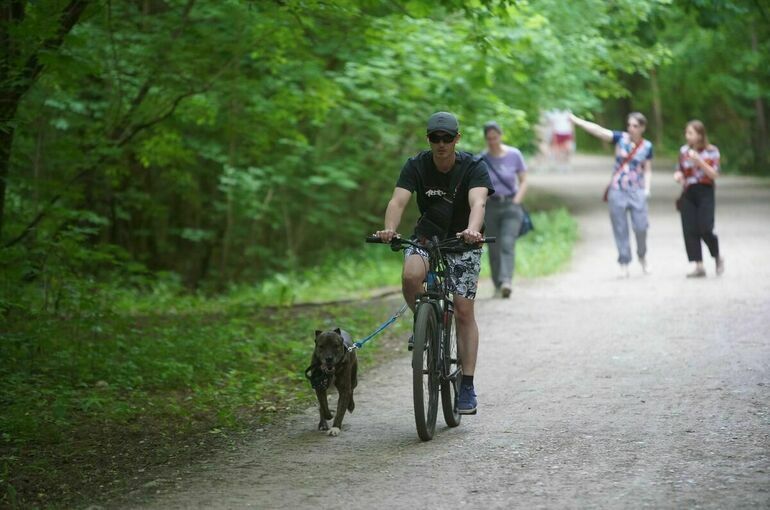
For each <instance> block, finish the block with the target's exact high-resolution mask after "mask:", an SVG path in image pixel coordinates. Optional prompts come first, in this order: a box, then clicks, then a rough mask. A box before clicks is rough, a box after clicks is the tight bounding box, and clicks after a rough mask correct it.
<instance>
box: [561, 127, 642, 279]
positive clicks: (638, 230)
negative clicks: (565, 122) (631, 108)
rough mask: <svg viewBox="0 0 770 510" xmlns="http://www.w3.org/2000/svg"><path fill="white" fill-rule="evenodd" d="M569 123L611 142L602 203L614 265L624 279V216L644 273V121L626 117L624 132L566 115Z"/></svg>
mask: <svg viewBox="0 0 770 510" xmlns="http://www.w3.org/2000/svg"><path fill="white" fill-rule="evenodd" d="M570 118H571V119H572V122H573V123H574V124H575V125H576V126H579V127H581V128H583V129H584V130H586V131H587V132H588V133H589V134H591V135H593V136H595V137H597V138H599V139H601V140H604V141H606V142H612V143H613V145H615V166H614V169H613V172H612V177H611V179H610V183H609V185H608V186H607V189H606V190H605V192H604V200H605V202H608V204H609V209H610V221H611V222H612V234H613V236H614V237H615V246H617V248H618V263H619V264H620V276H621V278H628V277H629V275H630V273H629V270H628V264H629V263H630V262H631V241H630V233H629V231H628V216H629V214H630V216H631V225H632V227H633V230H634V235H635V237H636V254H637V256H638V257H639V264H641V266H642V271H643V272H644V273H645V274H647V273H649V272H650V266H649V264H648V263H647V258H646V257H647V228H648V227H649V219H648V214H647V197H649V196H650V179H651V177H652V142H650V141H649V140H645V139H644V138H643V137H642V135H643V134H644V130H645V127H646V126H647V119H646V118H645V116H644V115H642V114H641V113H639V112H634V113H631V114H629V115H628V122H627V126H626V128H627V131H610V130H609V129H607V128H605V127H602V126H600V125H598V124H594V123H593V122H588V121H586V120H583V119H581V118H580V117H576V116H575V115H570Z"/></svg>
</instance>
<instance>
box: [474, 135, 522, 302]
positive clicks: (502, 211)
mask: <svg viewBox="0 0 770 510" xmlns="http://www.w3.org/2000/svg"><path fill="white" fill-rule="evenodd" d="M502 135H503V130H502V129H501V128H500V126H499V125H498V124H497V123H496V122H487V123H486V124H484V138H485V139H486V141H487V150H486V151H484V159H485V160H486V162H487V166H489V178H490V179H491V180H492V187H494V189H495V194H494V195H492V196H490V197H489V198H488V200H487V207H486V214H485V218H484V222H485V225H486V233H487V235H489V236H494V237H497V242H496V243H492V244H490V245H489V265H490V266H491V268H492V282H493V283H494V284H495V297H499V296H502V297H503V298H509V297H510V296H511V291H512V289H513V271H514V267H515V257H516V237H517V236H518V235H519V230H520V229H521V222H522V220H523V219H524V208H523V207H522V205H521V202H522V200H524V195H526V193H527V173H526V172H527V169H526V167H525V166H524V158H523V157H522V155H521V152H520V151H519V149H517V148H515V147H510V146H508V145H505V144H504V143H502Z"/></svg>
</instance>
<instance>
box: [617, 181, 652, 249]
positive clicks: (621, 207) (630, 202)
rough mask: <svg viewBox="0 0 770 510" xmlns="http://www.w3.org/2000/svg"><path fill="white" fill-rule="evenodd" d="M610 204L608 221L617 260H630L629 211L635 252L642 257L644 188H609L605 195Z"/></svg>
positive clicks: (644, 243)
mask: <svg viewBox="0 0 770 510" xmlns="http://www.w3.org/2000/svg"><path fill="white" fill-rule="evenodd" d="M607 201H608V202H609V205H610V221H611V222H612V233H613V234H614V235H615V245H616V246H617V247H618V262H619V263H621V264H628V263H629V262H631V242H630V239H629V232H628V213H631V225H632V227H633V229H634V234H635V235H636V254H637V255H638V256H639V258H640V259H643V258H644V256H645V255H646V254H647V227H649V220H648V219H647V197H645V196H644V190H642V189H635V190H617V189H611V190H610V192H609V194H608V195H607Z"/></svg>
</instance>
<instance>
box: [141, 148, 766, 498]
mask: <svg viewBox="0 0 770 510" xmlns="http://www.w3.org/2000/svg"><path fill="white" fill-rule="evenodd" d="M661 166H662V165H661ZM609 168H610V161H609V158H596V157H593V158H588V157H583V158H580V159H579V160H578V161H577V162H576V165H575V171H574V173H572V174H569V175H538V174H534V175H533V176H532V181H533V182H534V183H535V185H536V186H539V187H541V188H545V189H548V190H549V191H552V192H555V193H558V194H559V195H562V196H563V197H564V198H565V200H566V201H567V202H568V204H569V205H570V208H571V209H572V210H573V212H574V213H575V214H576V215H577V218H578V220H579V222H580V230H581V241H580V242H579V244H578V246H577V250H576V253H575V257H574V260H573V263H572V265H571V267H570V269H569V270H568V271H567V272H565V273H562V274H560V275H557V276H554V277H550V278H546V279H538V280H529V281H518V282H516V288H515V291H514V295H513V298H512V299H511V300H508V301H502V300H491V299H484V298H482V299H480V301H479V306H478V316H479V323H480V327H481V335H482V345H481V348H480V353H479V367H478V373H477V377H476V379H477V391H478V393H479V399H480V408H479V414H478V415H477V416H471V417H465V418H463V422H462V424H461V426H460V427H458V428H455V429H447V428H445V427H443V426H439V428H438V430H437V433H436V437H435V439H434V440H433V441H431V442H428V443H421V442H420V441H419V440H418V439H417V436H416V433H415V429H414V423H413V417H412V414H411V413H412V410H411V387H410V370H409V363H408V358H407V357H406V352H405V353H404V357H403V358H402V359H399V360H396V361H395V362H392V363H389V364H387V365H385V366H382V367H381V368H380V369H378V370H377V371H375V372H370V373H365V374H363V376H362V377H361V378H360V385H359V390H360V391H358V392H357V398H356V402H357V408H356V412H355V414H353V415H352V416H349V417H346V420H345V425H344V428H343V432H342V435H341V436H340V437H338V438H330V437H327V436H324V435H322V434H321V433H319V432H316V431H315V430H314V428H315V425H316V422H317V414H316V411H315V409H309V410H308V411H307V412H305V413H303V414H300V415H297V416H294V417H292V418H291V419H290V420H288V421H287V422H286V423H285V424H284V425H283V426H282V427H281V428H277V427H273V428H269V429H266V430H265V431H264V432H262V433H261V435H258V437H256V438H255V439H254V441H252V442H251V443H249V444H248V445H247V446H246V447H244V448H241V449H238V450H237V451H234V452H230V453H223V454H221V456H220V457H219V458H215V459H211V461H210V462H209V463H207V464H205V465H200V466H192V467H191V468H190V470H189V472H188V473H183V474H180V479H179V480H178V481H177V482H176V483H162V484H160V487H161V488H160V490H159V493H158V494H155V495H153V496H151V497H147V498H145V497H142V498H141V499H134V502H133V503H132V504H131V505H128V507H131V508H164V509H166V508H245V507H254V508H323V507H332V506H334V507H336V506H344V507H352V508H354V507H357V506H361V507H364V508H371V507H373V508H404V507H417V506H420V507H427V506H433V507H437V508H448V507H450V506H456V505H465V506H466V508H490V507H491V508H512V507H517V508H528V509H529V508H563V507H571V508H586V507H590V508H640V507H653V508H661V507H665V508H768V506H770V448H769V445H770V441H769V440H768V435H769V434H770V426H769V425H770V415H769V414H768V413H770V409H769V407H770V406H769V405H768V404H769V403H770V394H769V393H768V390H770V339H769V337H770V263H768V257H770V227H769V226H768V225H769V223H768V218H770V185H769V184H768V182H767V181H759V180H753V179H748V178H740V179H739V178H725V179H724V180H722V181H720V184H719V189H718V195H717V204H718V205H717V207H718V209H717V232H718V233H719V235H720V242H721V243H722V246H723V253H724V254H725V256H726V260H727V271H726V273H725V275H724V276H723V277H721V278H715V277H714V276H713V275H714V270H713V264H712V263H711V261H710V260H709V264H708V266H707V269H708V271H709V277H708V278H707V279H704V280H700V281H689V280H686V279H685V278H684V274H685V272H686V271H687V270H688V269H689V268H688V266H687V263H686V258H685V255H684V246H683V242H682V239H681V232H680V226H679V222H678V221H679V220H678V216H677V215H676V213H675V211H674V209H673V201H674V198H675V196H676V194H677V189H676V187H675V185H674V184H673V182H672V181H671V180H670V172H668V171H667V170H666V171H663V172H660V173H658V174H656V176H655V181H654V183H653V193H654V195H653V200H652V204H651V229H650V237H649V246H650V253H649V260H650V262H651V264H652V269H653V274H652V275H649V276H643V275H642V274H641V270H640V268H639V267H638V265H635V266H633V271H632V277H631V278H630V279H629V280H619V279H617V278H616V265H615V262H614V261H615V258H616V254H615V249H614V245H613V242H612V238H611V233H610V226H609V219H608V217H607V213H606V209H605V207H604V204H602V203H601V202H600V198H599V197H600V195H601V191H602V188H603V185H604V183H605V181H606V180H607V179H608V175H609ZM485 292H486V295H488V294H489V293H490V292H489V288H486V289H485ZM365 355H366V354H365V352H364V353H362V356H365ZM439 419H440V418H439ZM137 497H139V496H137Z"/></svg>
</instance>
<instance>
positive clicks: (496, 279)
mask: <svg viewBox="0 0 770 510" xmlns="http://www.w3.org/2000/svg"><path fill="white" fill-rule="evenodd" d="M523 219H524V210H523V209H522V207H521V205H519V204H514V203H513V201H512V199H505V200H496V199H493V198H490V199H489V200H487V207H486V216H485V218H484V223H485V225H486V231H485V235H488V236H493V237H496V238H497V241H496V242H494V243H490V244H488V245H487V248H488V249H489V265H490V266H491V268H492V282H493V283H494V284H495V288H500V287H501V286H502V285H510V284H511V283H512V281H513V270H514V265H515V262H516V251H515V250H516V237H518V235H519V229H520V228H521V222H522V220H523Z"/></svg>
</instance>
